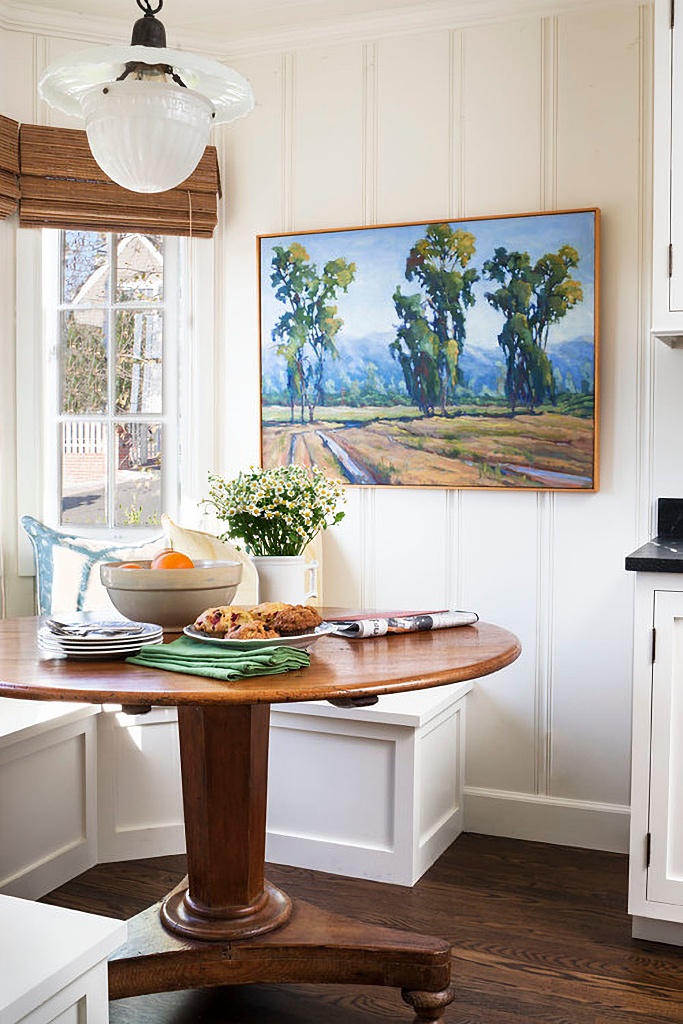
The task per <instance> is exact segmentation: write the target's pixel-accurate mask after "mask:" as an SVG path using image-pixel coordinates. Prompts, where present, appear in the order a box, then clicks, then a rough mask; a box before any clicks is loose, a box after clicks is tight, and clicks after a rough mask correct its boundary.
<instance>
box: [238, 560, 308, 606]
mask: <svg viewBox="0 0 683 1024" xmlns="http://www.w3.org/2000/svg"><path fill="white" fill-rule="evenodd" d="M252 561H253V563H254V565H255V567H256V571H257V573H258V580H259V601H285V602H286V603H287V604H306V602H307V601H309V600H310V599H311V598H313V597H317V596H318V573H317V569H318V563H317V562H314V561H311V562H309V561H307V560H306V559H305V558H304V556H303V555H253V556H252Z"/></svg>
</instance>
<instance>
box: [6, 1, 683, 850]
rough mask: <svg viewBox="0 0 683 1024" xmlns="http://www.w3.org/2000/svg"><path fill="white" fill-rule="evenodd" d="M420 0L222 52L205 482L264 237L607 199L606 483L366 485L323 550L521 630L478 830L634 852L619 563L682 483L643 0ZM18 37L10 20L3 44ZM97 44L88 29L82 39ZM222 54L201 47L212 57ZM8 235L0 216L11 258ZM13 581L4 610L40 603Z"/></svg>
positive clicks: (472, 731)
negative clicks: (659, 313) (629, 838)
mask: <svg viewBox="0 0 683 1024" xmlns="http://www.w3.org/2000/svg"><path fill="white" fill-rule="evenodd" d="M427 6H428V7H429V11H427V8H426V7H425V5H418V4H416V5H414V6H413V7H409V8H407V9H406V10H405V12H404V13H403V17H400V16H398V15H396V13H395V12H394V13H393V14H392V16H391V18H390V19H388V20H386V21H385V20H383V19H382V18H380V17H379V16H377V17H375V18H374V19H373V20H372V21H371V22H367V21H363V20H362V19H360V20H359V21H358V22H357V23H354V21H353V19H352V18H349V19H348V20H347V22H346V23H345V24H344V25H343V26H338V27H339V32H337V31H336V30H335V32H332V31H329V32H327V33H326V34H325V35H324V36H323V35H322V33H321V32H320V30H319V26H317V27H316V26H312V27H311V30H310V32H307V33H303V34H301V33H300V34H299V35H297V34H296V33H294V32H284V33H283V34H282V35H281V37H280V44H279V45H278V44H277V43H276V41H275V40H276V35H277V34H276V33H275V32H274V31H271V32H270V33H269V35H268V38H267V39H265V40H264V38H263V37H262V38H261V39H260V40H259V44H258V45H257V43H256V41H255V38H254V37H250V36H249V35H248V33H247V35H245V36H244V37H243V38H242V39H239V38H232V39H231V40H226V41H225V42H224V45H223V46H222V50H221V53H220V55H221V56H222V57H223V59H233V58H231V54H236V55H237V57H236V59H233V62H234V63H236V64H237V66H238V67H239V70H241V71H243V72H244V73H245V74H246V75H247V76H248V77H249V78H250V80H251V81H252V84H253V86H254V89H255V92H256V96H257V107H256V109H255V111H254V112H253V113H252V114H251V115H250V117H249V118H247V119H245V120H244V121H243V122H238V123H237V124H235V125H234V126H231V127H230V128H229V129H224V130H221V131H220V132H217V133H216V134H217V142H218V146H219V153H220V160H221V170H222V175H223V186H224V191H225V198H224V201H223V203H222V208H221V221H220V228H219V232H218V234H217V237H216V243H215V246H216V278H215V282H216V288H215V291H216V321H215V323H216V330H215V332H214V338H213V345H214V352H213V364H214V367H215V375H214V377H213V379H212V380H211V381H210V382H207V387H212V388H214V389H215V402H216V415H215V424H214V432H213V437H214V442H213V443H214V444H215V451H216V467H215V468H216V469H217V470H219V471H230V472H232V471H233V470H237V469H239V468H242V467H243V466H246V465H249V464H250V463H254V462H257V461H258V459H259V419H260V403H259V397H260V392H259V357H258V310H257V297H258V288H257V282H256V260H255V237H256V235H257V234H259V233H261V232H285V231H290V230H301V231H304V230H309V229H317V228H331V227H343V226H356V225H360V224H364V223H365V224H374V223H387V222H390V223H391V222H398V221H413V220H417V221H419V220H422V219H432V218H439V217H456V216H469V217H476V216H498V215H502V214H506V213H511V212H517V213H521V212H530V211H534V210H541V209H568V208H576V207H592V206H598V207H600V208H601V209H602V211H603V214H602V263H601V284H602V299H601V321H602V360H601V362H602V408H601V489H600V491H599V492H598V493H597V494H595V495H587V494H559V495H557V496H555V497H552V496H549V495H544V496H536V495H534V494H523V493H501V492H458V493H456V492H443V491H439V490H433V491H426V490H425V491H418V490H411V489H408V488H406V489H403V490H401V491H400V492H392V491H385V490H379V489H378V490H376V491H373V490H362V489H358V488H354V489H352V490H351V492H350V494H349V502H348V511H347V517H346V519H345V520H344V522H343V523H341V524H339V526H338V527H335V529H334V530H333V531H331V533H330V535H329V536H326V537H325V544H324V547H325V587H326V599H327V600H328V601H329V602H330V603H333V604H336V605H353V604H357V603H359V602H360V603H364V604H366V605H371V604H374V603H379V602H381V603H385V602H386V603H390V604H392V605H393V604H395V602H396V600H397V599H398V598H399V597H400V603H404V602H407V603H410V604H432V603H434V602H435V603H438V604H440V603H442V602H444V603H449V604H455V605H459V606H461V607H470V608H474V609H475V610H476V611H478V612H479V613H480V614H481V615H482V617H483V618H486V619H493V620H495V621H497V622H499V623H500V624H501V625H503V626H506V627H508V628H510V629H512V630H513V631H515V632H517V633H518V634H519V636H520V638H521V640H522V643H523V648H524V650H523V654H522V657H521V658H520V660H519V661H518V662H517V663H516V664H515V665H514V666H511V667H510V668H509V669H507V670H505V671H504V672H502V673H500V674H499V675H496V676H492V677H490V678H488V679H485V680H482V681H481V682H480V683H477V684H476V685H475V687H474V690H473V692H472V694H471V697H470V701H471V703H470V707H469V710H468V730H469V741H468V745H467V771H466V777H467V793H468V805H469V806H471V807H472V808H473V814H474V809H475V808H477V811H476V818H474V817H473V819H472V821H473V822H474V821H475V820H476V825H477V827H481V828H483V830H490V831H492V832H496V831H503V832H504V831H505V830H506V829H507V830H509V831H510V833H511V834H520V830H521V834H524V835H526V837H527V838H544V839H547V840H550V841H553V837H556V838H557V840H558V841H567V836H570V837H571V835H573V834H574V832H573V831H572V827H563V826H562V824H561V822H562V821H563V820H564V821H565V822H566V823H571V822H575V821H576V820H577V816H578V817H580V818H581V820H583V821H585V822H588V821H590V823H591V824H590V826H589V825H586V827H585V828H584V827H583V826H581V830H582V831H581V834H582V835H583V836H584V838H586V837H587V838H586V841H590V842H592V843H594V844H595V845H604V846H606V847H609V846H610V844H612V845H613V846H616V847H618V848H622V839H621V838H620V837H621V823H623V817H624V808H625V807H626V805H627V804H628V761H629V735H630V726H629V721H628V718H629V714H628V706H629V692H630V678H631V672H630V668H629V664H630V651H631V632H630V631H631V620H632V604H633V594H632V580H630V579H629V578H628V576H627V574H626V573H625V572H624V571H623V559H624V555H625V554H626V553H627V552H628V551H630V550H632V549H633V548H634V547H635V546H637V543H639V542H641V541H642V540H644V539H645V537H644V536H642V533H641V532H640V531H642V530H643V529H644V528H646V527H647V523H646V522H645V520H646V519H647V511H648V510H649V507H650V506H651V503H652V500H653V496H654V494H664V493H666V492H667V491H668V493H670V494H675V493H678V491H679V489H680V486H681V484H682V483H683V481H681V468H680V458H679V456H678V449H677V446H676V444H675V443H674V441H673V439H674V438H675V437H677V436H680V432H681V423H680V412H679V406H680V402H679V397H678V396H679V394H680V391H681V388H680V387H679V386H678V379H679V377H680V376H681V374H683V370H681V369H680V366H681V364H680V363H679V362H676V363H675V364H674V363H673V362H672V361H667V359H666V358H665V356H664V355H661V356H660V353H659V352H657V353H656V356H655V359H656V363H655V365H654V367H652V366H651V363H650V350H649V348H648V347H647V338H646V331H645V324H646V320H647V309H648V301H649V283H648V279H649V267H648V261H649V247H648V241H649V227H650V214H649V210H650V205H651V182H650V166H649V155H648V154H649V147H650V143H651V129H652V125H651V121H650V113H649V110H650V105H651V100H652V80H651V79H652V74H651V72H652V67H651V54H650V49H651V46H652V27H651V23H652V12H651V7H650V5H649V4H647V3H643V4H637V3H632V2H630V0H628V2H626V0H625V2H621V3H612V2H600V0H595V2H589V0H585V2H584V0H582V2H580V3H579V2H572V3H559V2H558V3H556V2H554V0H547V2H541V0H538V2H534V3H527V2H524V3H514V4H512V3H509V4H507V5H502V4H494V5H493V6H492V5H490V4H485V3H480V4H465V5H464V6H463V5H461V4H455V5H452V4H447V5H446V4H442V5H439V10H438V18H437V17H436V14H435V13H434V11H433V10H432V6H433V5H427ZM14 7H16V5H13V7H12V9H14ZM22 12H23V13H22V16H25V15H26V12H25V10H24V9H23V8H22ZM16 17H17V19H18V18H19V14H18V13H17V14H16ZM65 19H66V15H63V16H62V20H61V21H60V23H59V25H57V24H55V28H54V32H53V33H52V34H49V33H47V32H44V33H43V35H44V38H46V39H47V40H48V44H49V45H48V50H49V53H50V56H52V55H53V53H54V54H56V52H57V50H58V49H61V48H66V44H67V43H70V42H71V40H69V38H68V33H67V32H66V31H65V25H66V21H65ZM4 24H5V25H9V16H8V15H7V14H5V21H4ZM16 24H17V25H18V24H19V23H18V22H17V23H16ZM370 26H371V27H370ZM416 26H419V27H416ZM15 27H16V26H15ZM82 31H83V33H85V31H86V29H83V30H82ZM87 31H90V30H89V29H87ZM16 34H17V33H15V32H13V31H8V29H7V28H0V55H1V56H10V55H11V53H12V42H13V37H14V36H15V35H16ZM18 34H19V35H21V33H18ZM24 35H25V39H24V42H23V44H22V45H24V47H25V48H26V46H28V44H27V43H26V41H25V40H26V39H30V38H31V35H30V32H26V33H25V34H24ZM57 37H59V42H58V43H57V42H56V41H55V40H56V39H57ZM84 38H85V36H84V35H81V27H80V25H79V23H78V21H76V20H74V21H73V41H74V42H76V41H78V40H79V39H84ZM189 39H190V37H189V36H188V42H187V43H185V42H184V44H183V45H188V46H189V45H190V43H189ZM88 41H89V40H88ZM222 42H223V41H220V43H219V42H217V41H216V40H206V50H207V51H209V50H211V51H212V52H215V51H216V49H221V43H222ZM38 57H39V58H40V54H39V55H38ZM41 59H42V58H41ZM29 66H30V67H31V73H32V72H33V64H31V65H29ZM1 67H2V62H1V61H0V68H1ZM21 73H22V74H23V75H24V79H25V77H26V74H27V72H26V71H25V70H23V71H22V72H21ZM0 75H4V72H3V71H0ZM0 81H4V78H0ZM33 87H34V86H32V85H31V83H30V82H27V83H26V85H25V87H24V91H25V94H26V95H29V94H30V93H31V89H32V88H33ZM24 102H26V101H24V100H22V103H24ZM7 112H9V113H12V110H8V111H7ZM22 113H23V111H22ZM13 230H14V228H13V227H12V226H11V225H10V226H9V227H7V226H6V227H4V228H0V231H5V232H6V233H7V234H8V235H9V237H8V239H7V248H6V252H7V254H8V255H10V256H11V251H12V241H11V233H12V231H13ZM0 244H3V243H2V236H0ZM4 287H5V285H4V283H2V284H0V289H4ZM3 294H4V292H3ZM0 329H1V328H0ZM661 347H662V348H663V346H661ZM668 355H672V356H673V357H674V358H675V356H676V353H668ZM0 358H3V357H0ZM4 358H7V357H6V356H5V357H4ZM651 373H653V374H654V377H655V383H656V390H655V392H654V393H655V396H656V415H653V422H652V423H650V420H649V416H650V412H649V409H650V394H651V390H652V384H651V377H650V375H651ZM681 383H682V384H683V381H681ZM4 387H5V388H8V387H11V385H4ZM10 397H11V396H10ZM667 439H671V440H667ZM660 442H661V451H660V449H659V447H658V446H659V444H660ZM0 443H1V444H3V445H5V444H6V442H5V439H4V437H3V439H2V441H1V442H0ZM12 444H13V438H12ZM650 458H652V460H653V467H654V468H653V469H652V471H651V469H650ZM10 468H11V463H10ZM643 509H645V510H646V512H645V514H643ZM9 514H11V513H9ZM3 532H4V534H5V535H6V534H7V526H6V525H5V526H4V527H3ZM401 563H403V564H401ZM9 586H10V591H11V592H12V594H13V595H16V596H13V598H12V603H11V606H10V610H11V611H13V612H15V613H16V612H18V611H20V610H24V611H30V607H29V605H28V602H27V601H26V599H25V598H26V595H25V594H23V593H20V592H19V591H17V590H15V588H16V586H17V583H16V581H15V580H12V581H10V582H9ZM508 812H509V813H508ZM546 812H547V813H546ZM544 815H545V818H544ZM563 816H564V817H563ZM542 819H543V820H545V823H546V824H545V825H542V824H541V822H542ZM534 822H535V824H534ZM548 822H556V823H557V827H555V826H554V825H553V826H552V827H549V826H548V825H547V823H548ZM615 822H618V823H619V824H618V825H616V826H615ZM600 823H602V824H600ZM603 826H604V829H603V831H602V832H601V829H602V828H603Z"/></svg>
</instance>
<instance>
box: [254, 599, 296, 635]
mask: <svg viewBox="0 0 683 1024" xmlns="http://www.w3.org/2000/svg"><path fill="white" fill-rule="evenodd" d="M287 607H288V605H286V604H285V603H284V601H263V602H262V603H261V604H257V605H256V607H255V608H252V609H251V614H252V615H253V617H254V618H255V619H258V620H259V622H265V624H266V626H268V628H269V629H272V627H273V621H274V619H275V616H276V615H277V613H278V612H281V611H282V609H283V608H287Z"/></svg>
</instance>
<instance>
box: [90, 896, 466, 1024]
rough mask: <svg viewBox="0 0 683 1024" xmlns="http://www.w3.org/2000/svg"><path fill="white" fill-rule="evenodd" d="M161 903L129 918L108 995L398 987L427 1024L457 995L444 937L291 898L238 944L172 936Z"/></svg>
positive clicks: (111, 970)
mask: <svg viewBox="0 0 683 1024" xmlns="http://www.w3.org/2000/svg"><path fill="white" fill-rule="evenodd" d="M160 906H161V904H157V905H156V906H154V907H150V908H149V910H146V911H144V912H143V913H142V914H139V915H138V916H137V917H135V918H133V919H132V920H131V921H129V922H128V928H129V937H128V942H127V943H126V945H125V946H122V947H121V949H119V950H117V951H116V953H115V954H114V958H113V959H112V960H110V962H109V997H110V999H123V998H126V997H128V996H138V995H145V994H147V993H150V992H170V991H174V990H177V989H187V988H203V987H206V986H211V985H246V984H254V983H258V982H262V983H272V984H278V983H286V982H289V983H299V984H304V983H313V984H315V983H323V984H324V983H328V984H342V985H344V984H348V985H383V986H387V987H390V988H400V989H401V994H402V996H403V999H404V1000H405V1001H406V1002H407V1003H408V1004H409V1005H410V1006H412V1007H413V1010H414V1012H415V1020H416V1021H420V1022H422V1024H436V1022H438V1021H441V1020H442V1018H443V1014H444V1012H445V1009H446V1007H447V1006H448V1004H449V1003H450V1002H451V1001H452V999H453V992H452V989H451V988H450V974H451V958H450V953H451V951H450V946H449V945H448V943H447V942H444V941H442V940H440V939H434V938H431V937H429V936H426V935H416V934H413V933H411V932H403V931H398V930H394V929H391V928H381V927H378V926H375V925H368V924H364V923H362V922H360V921H354V920H352V919H350V918H347V917H342V916H340V915H337V914H332V913H328V912H327V911H325V910H319V909H318V908H317V907H313V906H311V905H310V904H307V903H303V902H301V901H298V900H294V901H293V906H292V913H291V916H290V917H289V919H288V920H287V921H286V922H285V923H284V924H283V925H281V926H280V927H279V928H277V929H276V930H274V931H270V932H268V933H266V934H262V935H258V936H256V937H254V938H249V939H239V940H236V941H221V942H207V941H201V940H195V939H190V938H184V937H182V936H178V935H172V934H171V933H170V932H169V931H167V929H166V928H164V927H163V925H162V923H161V919H160Z"/></svg>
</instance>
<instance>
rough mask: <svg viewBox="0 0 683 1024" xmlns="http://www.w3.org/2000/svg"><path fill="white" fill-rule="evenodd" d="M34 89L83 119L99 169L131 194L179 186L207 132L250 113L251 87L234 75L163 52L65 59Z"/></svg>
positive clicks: (98, 51) (111, 50)
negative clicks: (214, 126)
mask: <svg viewBox="0 0 683 1024" xmlns="http://www.w3.org/2000/svg"><path fill="white" fill-rule="evenodd" d="M131 70H132V71H133V73H132V74H131ZM127 76H130V77H127ZM38 90H39V93H40V95H41V97H42V98H43V99H44V100H45V101H46V102H47V103H49V104H50V106H52V107H55V108H57V109H58V110H62V111H63V112H64V113H66V114H70V115H72V116H80V117H83V118H84V119H85V125H86V132H87V135H88V142H89V143H90V148H91V150H92V154H93V157H94V158H95V160H96V161H97V163H98V165H99V166H100V167H101V168H102V170H103V171H104V172H105V174H108V175H109V177H110V178H111V179H112V180H113V181H116V182H118V184H119V185H122V186H123V187H124V188H127V189H130V190H131V191H133V192H164V191H166V190H167V189H170V188H174V187H175V186H176V185H179V184H180V183H181V182H182V181H184V180H185V179H186V178H187V177H188V176H189V175H190V174H191V173H192V171H193V170H194V169H195V167H196V166H197V164H198V162H199V160H200V159H201V156H202V153H203V152H204V149H205V147H206V145H207V143H208V141H209V133H210V130H211V126H212V125H215V124H216V125H217V124H226V123H227V122H229V121H233V120H235V119H236V118H238V117H243V116H244V115H245V114H248V113H249V111H250V110H251V109H252V108H253V106H254V96H253V93H252V91H251V87H250V85H249V83H248V82H247V81H246V79H245V78H243V77H242V76H241V75H240V74H238V72H237V71H235V70H233V69H232V68H229V67H226V66H225V65H224V64H221V63H219V62H218V61H214V60H210V59H209V58H207V57H200V56H197V55H194V54H189V53H185V52H183V51H180V50H171V49H168V48H166V47H165V46H164V47H160V46H154V47H149V46H140V45H136V46H107V47H95V48H89V49H86V50H83V51H81V52H79V53H76V54H71V55H68V56H66V57H63V58H62V59H61V60H58V61H57V62H55V63H54V64H52V65H51V66H50V67H49V68H48V69H47V70H46V71H45V72H44V74H43V76H42V78H41V79H40V82H39V84H38Z"/></svg>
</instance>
